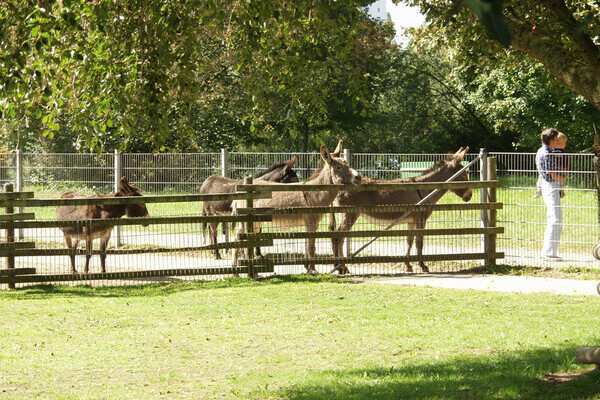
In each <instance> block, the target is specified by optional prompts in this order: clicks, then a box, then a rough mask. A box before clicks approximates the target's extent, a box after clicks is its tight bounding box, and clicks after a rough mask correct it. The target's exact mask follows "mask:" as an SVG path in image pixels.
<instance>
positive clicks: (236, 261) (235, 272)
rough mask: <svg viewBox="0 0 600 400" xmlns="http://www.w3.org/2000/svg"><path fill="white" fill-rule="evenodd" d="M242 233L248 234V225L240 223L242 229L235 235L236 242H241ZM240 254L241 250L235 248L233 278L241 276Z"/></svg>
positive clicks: (232, 265) (232, 257) (233, 252)
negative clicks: (239, 270)
mask: <svg viewBox="0 0 600 400" xmlns="http://www.w3.org/2000/svg"><path fill="white" fill-rule="evenodd" d="M242 233H246V224H244V223H243V222H242V223H240V229H238V231H237V233H236V234H235V241H236V242H237V241H239V240H240V235H241V234H242ZM239 254H240V249H238V248H234V249H233V251H232V253H231V268H232V269H233V276H236V277H238V276H240V274H239V273H238V258H239Z"/></svg>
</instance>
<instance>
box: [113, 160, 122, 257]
mask: <svg viewBox="0 0 600 400" xmlns="http://www.w3.org/2000/svg"><path fill="white" fill-rule="evenodd" d="M114 168H115V169H114V175H115V192H118V191H119V190H121V177H122V176H123V168H122V166H121V153H119V151H118V150H115V166H114ZM114 238H115V247H120V246H121V244H122V242H121V227H120V226H118V225H117V226H115V235H114Z"/></svg>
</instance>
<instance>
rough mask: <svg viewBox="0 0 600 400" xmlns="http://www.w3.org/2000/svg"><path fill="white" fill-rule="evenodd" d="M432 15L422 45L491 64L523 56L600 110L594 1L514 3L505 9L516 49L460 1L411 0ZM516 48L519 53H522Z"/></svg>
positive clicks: (598, 9) (419, 36)
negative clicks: (495, 37)
mask: <svg viewBox="0 0 600 400" xmlns="http://www.w3.org/2000/svg"><path fill="white" fill-rule="evenodd" d="M406 2H407V3H410V4H413V5H417V6H419V7H420V8H421V11H422V12H424V13H425V14H426V16H427V21H428V23H427V25H426V26H424V27H423V28H422V29H419V30H417V31H415V39H416V40H417V42H418V43H419V45H420V46H429V45H434V46H436V45H444V46H449V47H452V48H453V49H454V50H455V51H456V57H459V58H468V59H469V60H471V61H481V62H489V61H490V60H491V61H493V60H495V59H497V58H498V57H508V58H512V59H518V58H519V57H521V56H522V54H523V53H524V54H527V55H528V56H529V57H532V58H533V59H536V60H538V61H539V62H540V63H542V65H544V67H545V69H547V70H548V72H549V73H550V74H551V75H552V76H554V77H555V78H556V79H558V80H559V81H560V82H562V83H563V84H564V85H565V86H567V87H568V88H569V89H571V90H573V91H575V92H577V93H579V94H580V95H581V96H583V97H584V98H585V99H586V100H588V101H589V102H590V103H591V104H592V105H593V106H594V107H595V108H596V109H598V110H600V47H599V42H598V37H600V21H599V19H598V15H600V4H599V3H598V2H596V1H591V0H574V1H570V2H569V3H568V4H567V3H566V2H565V1H564V0H535V1H525V0H514V1H510V2H506V3H505V4H504V6H502V2H501V1H497V0H495V1H494V0H487V1H486V0H478V1H471V2H469V3H495V5H496V8H498V5H500V8H501V9H503V11H504V22H505V24H506V27H507V29H508V31H509V33H510V45H511V49H507V48H505V47H503V46H502V45H501V44H500V43H498V42H497V41H494V40H492V39H491V38H490V35H489V34H488V32H487V31H486V30H485V28H484V26H483V25H482V24H478V23H475V16H474V15H473V14H472V13H471V11H470V10H469V9H466V8H462V7H459V6H457V5H458V4H460V3H459V2H457V1H437V0H436V1H433V0H407V1H406ZM512 49H516V50H519V51H520V52H521V53H518V52H515V51H513V50H512Z"/></svg>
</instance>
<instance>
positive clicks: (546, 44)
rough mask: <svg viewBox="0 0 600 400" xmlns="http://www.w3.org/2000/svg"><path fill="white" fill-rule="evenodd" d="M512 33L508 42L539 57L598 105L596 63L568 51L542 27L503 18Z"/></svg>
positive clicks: (598, 82)
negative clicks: (590, 62)
mask: <svg viewBox="0 0 600 400" xmlns="http://www.w3.org/2000/svg"><path fill="white" fill-rule="evenodd" d="M506 24H507V26H508V28H509V30H510V33H511V36H512V43H511V45H512V46H513V47H514V48H516V49H517V50H520V51H522V52H524V53H527V54H529V55H530V56H532V57H533V58H535V59H537V60H538V61H540V62H541V63H542V64H544V66H545V67H546V69H548V71H549V72H550V73H551V74H552V75H553V76H554V77H555V78H557V79H558V80H560V81H561V82H562V83H563V84H565V85H566V86H567V87H568V88H570V89H571V90H573V91H575V92H577V93H579V94H581V95H582V96H583V97H585V98H586V99H587V100H589V101H590V102H591V103H592V104H594V106H595V107H596V108H598V109H600V76H599V74H598V73H597V66H595V65H594V66H592V65H590V64H589V63H588V62H586V61H587V60H584V59H582V58H581V57H578V53H577V52H573V51H569V49H567V48H565V46H564V45H563V44H562V43H561V42H560V40H559V39H557V38H556V35H551V34H547V33H545V32H544V31H543V30H542V29H539V28H538V29H536V30H535V32H534V31H532V29H531V26H526V25H524V24H523V23H521V22H517V21H514V20H511V19H508V18H507V19H506Z"/></svg>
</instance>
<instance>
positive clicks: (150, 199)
mask: <svg viewBox="0 0 600 400" xmlns="http://www.w3.org/2000/svg"><path fill="white" fill-rule="evenodd" d="M267 196H270V194H269V193H259V194H248V193H237V194H215V195H169V196H144V197H141V196H137V197H112V198H106V197H104V198H103V197H99V198H79V199H34V194H33V193H31V192H12V185H10V184H9V185H6V187H5V193H0V207H3V208H5V209H6V214H4V215H1V216H0V229H4V230H5V232H6V234H5V241H4V242H0V257H4V258H5V260H6V263H5V264H6V268H5V269H0V284H8V287H9V288H14V287H15V283H32V282H36V283H41V282H57V281H63V282H64V281H92V280H128V279H140V278H156V277H169V276H202V275H218V274H232V273H233V272H234V271H233V270H232V268H223V267H222V266H218V267H217V266H215V267H212V268H206V267H201V268H181V269H180V268H175V269H173V268H170V269H148V270H138V271H125V272H123V271H121V272H104V273H77V274H73V273H62V274H43V275H42V274H39V273H37V271H36V269H35V268H15V264H16V263H15V260H16V259H18V258H19V257H50V256H70V255H86V254H90V255H96V254H106V255H119V254H120V255H123V254H149V253H170V252H198V251H209V250H213V249H231V248H235V247H252V246H267V245H271V244H272V243H273V242H272V240H270V239H267V240H261V239H259V240H254V239H250V240H242V241H237V242H230V243H218V244H214V245H203V246H187V247H177V248H173V247H160V246H152V247H149V248H140V249H111V250H106V251H104V252H101V251H99V250H94V249H93V248H90V249H67V248H63V249H46V248H37V246H36V243H35V242H32V241H27V240H23V241H20V240H16V239H15V230H16V229H22V230H27V229H40V228H42V229H52V228H61V227H78V228H83V227H88V228H92V227H99V226H126V225H136V226H148V225H168V226H172V225H177V224H200V223H210V222H219V223H232V222H236V223H237V222H242V221H244V222H246V221H247V218H246V217H244V216H201V215H192V216H189V215H187V216H171V217H148V218H124V219H87V220H71V221H36V220H35V215H34V214H33V213H19V214H15V213H13V211H14V209H15V208H16V207H19V208H27V207H56V206H62V205H94V204H103V205H114V204H133V203H146V204H148V203H176V202H198V201H219V200H236V199H249V198H261V197H267ZM269 219H270V217H269V216H266V215H265V216H261V217H258V220H260V221H268V220H269ZM92 247H93V246H92ZM239 272H242V273H248V271H247V268H242V269H240V271H239ZM254 272H272V268H270V269H269V268H268V267H263V268H258V267H257V268H256V269H255V271H254Z"/></svg>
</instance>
